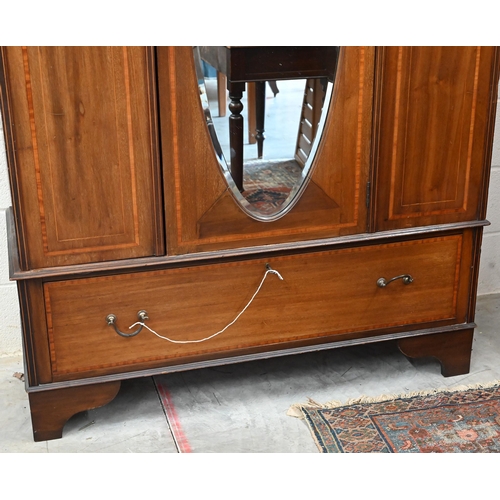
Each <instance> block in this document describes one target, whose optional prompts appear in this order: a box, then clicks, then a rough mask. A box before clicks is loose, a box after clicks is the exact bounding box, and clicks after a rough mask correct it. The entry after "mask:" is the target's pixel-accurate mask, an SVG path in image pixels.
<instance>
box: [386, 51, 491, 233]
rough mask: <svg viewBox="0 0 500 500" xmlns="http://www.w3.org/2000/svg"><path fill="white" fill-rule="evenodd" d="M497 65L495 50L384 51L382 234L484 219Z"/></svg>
mask: <svg viewBox="0 0 500 500" xmlns="http://www.w3.org/2000/svg"><path fill="white" fill-rule="evenodd" d="M495 63H496V58H495V50H494V48H492V47H389V48H386V49H384V55H383V59H382V64H381V67H380V71H381V74H382V77H381V78H382V83H381V100H380V122H379V134H380V135H379V143H378V144H379V149H378V151H379V155H378V159H377V160H378V161H377V163H378V178H377V212H376V228H377V229H378V230H386V229H395V228H404V227H414V226H420V225H427V224H440V223H448V222H461V221H466V220H474V219H477V218H479V210H480V207H479V203H480V199H481V198H480V195H481V192H482V188H483V184H484V175H485V172H486V168H487V167H488V165H487V164H486V162H487V161H488V155H487V148H485V144H487V141H488V134H489V133H491V131H490V124H491V120H492V116H493V112H492V110H493V111H494V106H493V104H494V97H493V96H492V89H493V86H492V85H493V80H494V75H495V74H496V72H495ZM495 90H496V89H495Z"/></svg>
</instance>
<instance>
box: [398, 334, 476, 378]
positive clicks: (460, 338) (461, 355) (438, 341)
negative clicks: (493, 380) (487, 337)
mask: <svg viewBox="0 0 500 500" xmlns="http://www.w3.org/2000/svg"><path fill="white" fill-rule="evenodd" d="M473 336H474V329H473V328H469V329H466V330H462V331H460V332H445V333H435V334H433V335H424V336H422V337H408V338H405V339H400V340H399V341H398V347H399V349H400V351H401V352H402V353H403V354H404V355H405V356H408V357H410V358H426V357H433V358H436V359H437V360H438V361H439V362H440V363H441V373H442V375H443V376H444V377H454V376H456V375H464V374H466V373H469V370H470V358H471V352H472V339H473Z"/></svg>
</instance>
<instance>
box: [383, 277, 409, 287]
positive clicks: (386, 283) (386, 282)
mask: <svg viewBox="0 0 500 500" xmlns="http://www.w3.org/2000/svg"><path fill="white" fill-rule="evenodd" d="M398 279H402V280H403V283H404V284H405V285H409V284H410V283H413V277H412V275H411V274H400V275H399V276H395V277H394V278H392V279H390V280H389V281H387V280H386V279H385V278H379V279H378V280H377V286H378V287H380V288H385V287H386V286H387V285H388V284H389V283H391V282H392V281H394V280H398Z"/></svg>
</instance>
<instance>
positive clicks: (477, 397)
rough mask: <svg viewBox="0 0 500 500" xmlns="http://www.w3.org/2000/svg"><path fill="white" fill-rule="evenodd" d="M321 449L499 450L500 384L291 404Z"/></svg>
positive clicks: (478, 451) (389, 451)
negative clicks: (341, 401) (340, 401)
mask: <svg viewBox="0 0 500 500" xmlns="http://www.w3.org/2000/svg"><path fill="white" fill-rule="evenodd" d="M288 414H289V415H291V416H295V417H299V418H302V419H304V420H305V422H306V423H307V425H308V427H309V429H310V431H311V434H312V437H313V439H314V441H315V443H316V445H317V447H318V449H319V450H320V452H322V453H498V452H500V382H498V381H497V382H494V383H491V384H488V385H481V386H475V387H472V388H470V387H458V388H456V389H453V390H449V391H440V392H438V391H433V392H426V393H413V394H406V395H400V396H382V397H380V398H377V399H376V400H373V399H367V398H360V399H358V400H354V401H349V402H347V403H346V404H341V403H338V402H330V403H327V404H325V405H319V404H317V403H315V402H314V401H312V400H310V402H309V403H308V404H298V405H293V406H292V407H291V408H290V409H289V411H288Z"/></svg>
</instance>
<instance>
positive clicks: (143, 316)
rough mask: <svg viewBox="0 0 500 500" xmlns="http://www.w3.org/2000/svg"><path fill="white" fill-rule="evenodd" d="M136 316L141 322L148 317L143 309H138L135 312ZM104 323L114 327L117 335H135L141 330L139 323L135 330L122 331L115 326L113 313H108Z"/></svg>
mask: <svg viewBox="0 0 500 500" xmlns="http://www.w3.org/2000/svg"><path fill="white" fill-rule="evenodd" d="M137 317H138V318H139V321H142V322H144V321H146V320H147V319H149V316H148V313H147V312H146V311H144V310H141V311H139V312H138V313H137ZM106 323H107V324H108V325H109V326H112V327H113V328H114V329H115V332H116V333H117V334H118V335H120V336H122V337H135V336H136V335H137V334H138V333H140V331H141V330H142V325H139V328H137V330H135V331H133V332H131V333H123V332H122V331H120V330H119V329H118V327H117V326H116V316H115V315H114V314H108V315H107V316H106Z"/></svg>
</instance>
